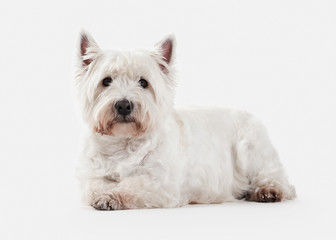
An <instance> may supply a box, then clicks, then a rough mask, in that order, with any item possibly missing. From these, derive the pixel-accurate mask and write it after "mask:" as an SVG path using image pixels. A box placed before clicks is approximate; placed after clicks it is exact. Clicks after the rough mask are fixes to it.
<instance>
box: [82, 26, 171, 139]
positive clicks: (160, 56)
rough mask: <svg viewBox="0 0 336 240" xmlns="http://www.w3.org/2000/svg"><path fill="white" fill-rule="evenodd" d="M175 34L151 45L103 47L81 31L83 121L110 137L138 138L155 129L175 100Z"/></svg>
mask: <svg viewBox="0 0 336 240" xmlns="http://www.w3.org/2000/svg"><path fill="white" fill-rule="evenodd" d="M174 49H175V37H174V36H172V35H170V36H168V37H166V38H165V39H163V40H162V41H160V42H159V43H158V44H156V45H155V47H154V48H153V49H152V50H149V51H134V52H118V51H111V50H102V49H100V48H99V46H98V45H97V43H96V42H95V41H94V39H93V38H92V37H91V36H90V34H88V33H87V32H84V31H82V32H81V33H80V41H79V49H78V69H77V71H78V72H77V77H76V78H77V85H78V92H79V100H80V102H81V104H82V112H83V115H84V119H85V121H86V122H87V123H88V124H89V126H90V128H92V129H93V130H94V131H96V132H98V133H101V134H106V135H110V136H122V137H137V136H141V135H142V134H145V133H148V132H150V131H153V130H155V129H157V128H158V127H159V126H160V124H162V122H163V121H165V119H166V118H167V116H168V114H170V112H171V110H172V106H173V101H174V85H175V83H174V80H173V76H174V67H173V65H174V54H175V53H174Z"/></svg>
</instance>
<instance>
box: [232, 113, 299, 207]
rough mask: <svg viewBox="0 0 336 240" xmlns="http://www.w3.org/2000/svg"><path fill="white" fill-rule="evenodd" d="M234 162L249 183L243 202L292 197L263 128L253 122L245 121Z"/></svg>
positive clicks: (276, 200) (251, 120)
mask: <svg viewBox="0 0 336 240" xmlns="http://www.w3.org/2000/svg"><path fill="white" fill-rule="evenodd" d="M237 161H240V162H241V164H242V166H244V173H245V176H246V177H247V179H248V182H249V184H248V185H249V186H248V189H246V193H245V196H244V197H245V200H247V201H255V202H279V201H285V200H290V199H293V198H295V197H296V193H295V188H294V187H293V186H292V185H290V184H289V182H288V180H287V176H286V174H285V171H284V169H283V167H282V164H281V162H280V161H279V157H278V154H277V152H276V150H275V149H274V147H273V146H272V144H271V141H270V140H269V137H268V134H267V131H266V129H265V127H264V126H263V125H262V124H260V123H259V122H258V121H256V120H255V119H250V121H248V124H247V125H246V128H245V129H244V132H243V134H241V135H240V139H239V141H238V144H237Z"/></svg>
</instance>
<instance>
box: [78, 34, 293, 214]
mask: <svg viewBox="0 0 336 240" xmlns="http://www.w3.org/2000/svg"><path fill="white" fill-rule="evenodd" d="M175 47H176V40H175V37H174V35H168V36H167V37H165V38H164V39H163V40H161V41H160V42H158V43H157V44H156V45H155V46H154V47H153V49H151V50H139V51H133V52H119V51H112V50H102V49H101V48H100V47H99V46H98V44H97V43H96V41H95V40H94V39H93V38H92V36H91V35H90V34H89V33H88V32H86V31H81V33H80V40H79V46H78V57H77V63H78V66H77V73H76V83H77V88H78V98H79V102H80V105H81V111H82V114H83V118H84V121H85V123H86V124H87V126H88V128H89V133H88V135H87V137H86V140H85V144H84V148H83V151H82V153H81V157H80V160H79V164H78V168H77V173H78V174H77V175H78V179H79V182H80V186H81V189H82V191H83V201H84V203H85V204H87V205H90V206H92V207H94V208H95V209H98V210H121V209H142V208H174V207H181V206H184V205H187V204H212V203H223V202H237V201H244V200H245V201H255V202H279V201H285V200H290V199H293V198H295V196H296V193H295V188H294V187H293V186H292V185H290V184H289V182H288V180H287V176H286V174H285V171H284V168H283V166H282V164H281V163H280V161H279V157H278V154H277V152H276V150H275V149H274V147H273V146H272V144H271V142H270V139H269V137H268V134H267V131H266V129H265V127H264V126H263V125H262V124H261V123H260V122H259V121H258V120H257V119H256V118H255V117H253V116H252V115H250V114H249V113H247V112H244V111H238V110H232V109H220V108H212V109H207V108H187V109H179V110H177V109H175V108H174V95H175V88H176V80H175V79H176V77H175V75H176V74H175V72H176V70H175Z"/></svg>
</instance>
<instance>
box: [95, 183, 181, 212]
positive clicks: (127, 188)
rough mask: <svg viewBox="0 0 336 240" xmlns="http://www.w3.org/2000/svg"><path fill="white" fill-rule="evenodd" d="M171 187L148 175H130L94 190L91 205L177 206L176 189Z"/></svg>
mask: <svg viewBox="0 0 336 240" xmlns="http://www.w3.org/2000/svg"><path fill="white" fill-rule="evenodd" d="M172 189H173V186H169V190H167V189H166V188H165V187H164V186H163V185H162V184H160V183H158V182H157V181H151V180H150V178H149V177H148V176H137V177H130V178H126V179H125V180H123V181H122V182H120V183H119V184H118V185H117V186H116V187H114V188H111V189H110V190H108V189H105V191H100V192H99V193H98V191H96V193H95V194H93V195H92V198H91V206H92V207H94V208H96V209H98V210H122V209H138V208H160V207H178V206H179V205H180V203H179V198H178V197H177V194H176V193H177V191H173V190H172Z"/></svg>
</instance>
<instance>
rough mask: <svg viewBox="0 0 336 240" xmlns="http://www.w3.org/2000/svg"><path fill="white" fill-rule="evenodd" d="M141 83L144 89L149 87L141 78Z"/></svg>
mask: <svg viewBox="0 0 336 240" xmlns="http://www.w3.org/2000/svg"><path fill="white" fill-rule="evenodd" d="M139 83H140V85H141V87H143V88H146V87H148V82H147V81H146V80H145V79H143V78H141V79H140V80H139Z"/></svg>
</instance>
